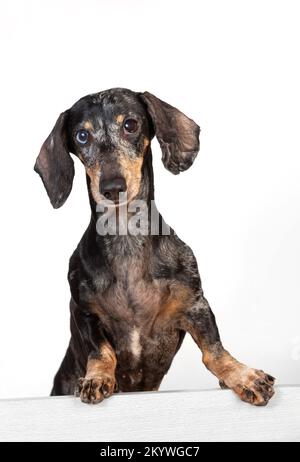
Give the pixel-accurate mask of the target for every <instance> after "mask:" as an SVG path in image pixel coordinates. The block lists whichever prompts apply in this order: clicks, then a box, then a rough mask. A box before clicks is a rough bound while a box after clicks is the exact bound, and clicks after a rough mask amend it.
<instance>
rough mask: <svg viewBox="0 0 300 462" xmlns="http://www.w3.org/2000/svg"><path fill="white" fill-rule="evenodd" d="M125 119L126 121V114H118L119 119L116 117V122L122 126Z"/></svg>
mask: <svg viewBox="0 0 300 462" xmlns="http://www.w3.org/2000/svg"><path fill="white" fill-rule="evenodd" d="M124 119H125V116H124V114H118V115H117V117H116V121H117V123H118V124H121V123H122V122H123V120H124Z"/></svg>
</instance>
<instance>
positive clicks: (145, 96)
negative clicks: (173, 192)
mask: <svg viewBox="0 0 300 462" xmlns="http://www.w3.org/2000/svg"><path fill="white" fill-rule="evenodd" d="M140 97H141V99H142V101H143V102H144V103H145V104H146V107H147V110H148V113H149V115H150V118H151V120H152V124H153V127H154V131H155V134H156V138H157V139H158V141H159V144H160V147H161V150H162V161H163V164H164V166H165V167H166V168H167V169H168V170H170V172H172V173H174V174H175V175H177V174H178V173H180V172H183V171H184V170H187V169H188V168H189V167H190V166H191V165H192V163H193V162H194V160H195V158H196V156H197V154H198V151H199V134H200V127H198V125H197V124H196V123H195V122H194V121H193V120H192V119H190V118H189V117H187V116H186V115H185V114H183V113H182V112H180V111H179V110H178V109H176V108H175V107H173V106H170V104H168V103H165V102H164V101H161V100H160V99H159V98H157V97H156V96H154V95H152V94H151V93H148V92H147V91H146V92H145V93H140Z"/></svg>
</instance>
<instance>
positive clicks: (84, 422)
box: [0, 386, 300, 442]
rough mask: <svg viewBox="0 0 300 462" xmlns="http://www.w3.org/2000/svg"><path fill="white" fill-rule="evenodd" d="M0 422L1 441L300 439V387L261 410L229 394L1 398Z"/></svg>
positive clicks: (284, 390) (279, 392)
mask: <svg viewBox="0 0 300 462" xmlns="http://www.w3.org/2000/svg"><path fill="white" fill-rule="evenodd" d="M0 423H1V428H0V441H172V442H173V441H174V442H176V441H300V387H292V386H291V387H278V388H276V394H275V396H274V398H273V399H272V400H271V401H270V403H269V405H268V406H266V407H259V408H258V407H252V406H250V405H249V404H246V403H243V402H241V401H239V400H238V399H237V398H236V397H235V396H234V395H233V393H232V392H231V391H229V390H209V391H178V392H158V393H129V394H119V395H114V396H113V397H112V398H110V399H108V400H105V401H104V402H102V403H101V404H99V405H94V406H93V405H86V404H82V403H81V402H80V401H79V399H76V398H73V397H55V398H34V399H19V400H2V401H0Z"/></svg>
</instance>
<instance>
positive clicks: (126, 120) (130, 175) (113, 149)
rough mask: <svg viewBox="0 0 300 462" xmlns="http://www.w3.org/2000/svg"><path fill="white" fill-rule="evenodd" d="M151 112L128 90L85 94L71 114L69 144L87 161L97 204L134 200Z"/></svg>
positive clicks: (137, 190)
mask: <svg viewBox="0 0 300 462" xmlns="http://www.w3.org/2000/svg"><path fill="white" fill-rule="evenodd" d="M149 125H150V124H149V119H148V117H147V112H146V110H145V107H144V106H143V104H142V102H141V100H140V99H139V98H138V96H137V95H136V94H135V93H133V92H131V91H129V90H108V91H104V92H101V93H99V94H97V95H91V96H86V97H84V98H83V99H81V100H80V101H78V102H77V103H76V104H75V105H74V106H73V107H72V108H71V109H70V110H69V114H68V142H69V149H70V151H71V152H72V153H74V154H75V155H76V156H78V157H79V159H80V160H81V161H82V162H83V164H84V166H85V169H86V173H87V175H88V183H89V188H90V191H91V194H92V197H93V199H94V201H95V202H96V203H100V202H101V201H102V200H103V199H105V198H106V199H109V200H112V201H114V202H118V198H119V193H120V192H125V191H126V192H127V197H128V200H129V201H130V200H132V199H134V198H135V197H136V196H137V194H138V192H139V189H140V183H141V179H142V166H143V161H144V157H145V156H146V154H147V151H148V147H149V145H150V136H151V135H150V126H149Z"/></svg>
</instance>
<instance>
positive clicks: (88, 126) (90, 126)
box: [83, 120, 94, 130]
mask: <svg viewBox="0 0 300 462" xmlns="http://www.w3.org/2000/svg"><path fill="white" fill-rule="evenodd" d="M83 127H84V128H85V129H86V130H94V125H93V124H92V122H91V121H90V120H87V121H86V122H84V124H83Z"/></svg>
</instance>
